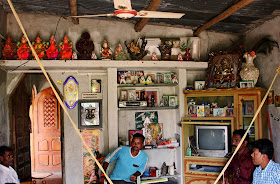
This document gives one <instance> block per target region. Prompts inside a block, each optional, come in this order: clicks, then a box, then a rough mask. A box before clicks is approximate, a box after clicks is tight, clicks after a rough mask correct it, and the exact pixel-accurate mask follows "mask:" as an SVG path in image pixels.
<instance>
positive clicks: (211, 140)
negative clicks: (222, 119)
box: [198, 127, 225, 150]
mask: <svg viewBox="0 0 280 184" xmlns="http://www.w3.org/2000/svg"><path fill="white" fill-rule="evenodd" d="M198 146H199V149H202V150H225V129H211V127H209V128H208V129H198Z"/></svg>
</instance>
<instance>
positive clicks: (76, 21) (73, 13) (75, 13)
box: [70, 0, 79, 24]
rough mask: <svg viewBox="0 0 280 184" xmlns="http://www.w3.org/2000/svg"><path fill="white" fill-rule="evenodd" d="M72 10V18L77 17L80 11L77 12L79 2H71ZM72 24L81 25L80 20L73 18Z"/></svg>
mask: <svg viewBox="0 0 280 184" xmlns="http://www.w3.org/2000/svg"><path fill="white" fill-rule="evenodd" d="M70 10H71V16H77V15H78V10H77V0H70ZM72 22H73V23H74V24H79V19H78V18H76V17H72Z"/></svg>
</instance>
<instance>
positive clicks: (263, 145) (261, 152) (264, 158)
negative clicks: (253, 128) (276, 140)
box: [251, 139, 274, 168]
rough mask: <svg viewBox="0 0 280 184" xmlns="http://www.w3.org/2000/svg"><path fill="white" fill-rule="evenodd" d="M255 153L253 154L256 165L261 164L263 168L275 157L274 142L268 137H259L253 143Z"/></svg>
mask: <svg viewBox="0 0 280 184" xmlns="http://www.w3.org/2000/svg"><path fill="white" fill-rule="evenodd" d="M253 148H254V150H253V153H252V154H251V156H252V158H253V163H254V164H255V165H260V166H262V167H263V168H265V166H266V165H267V163H268V162H269V161H270V160H271V159H272V157H273V152H274V148H273V143H272V142H271V141H270V140H268V139H259V140H257V141H255V142H254V143H253Z"/></svg>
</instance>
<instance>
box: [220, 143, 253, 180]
mask: <svg viewBox="0 0 280 184" xmlns="http://www.w3.org/2000/svg"><path fill="white" fill-rule="evenodd" d="M254 170H255V166H254V164H253V161H252V157H251V152H250V150H249V149H248V148H246V149H245V150H244V152H243V153H242V155H240V158H238V153H237V154H236V155H235V156H234V158H233V159H232V161H231V163H230V164H229V167H228V168H227V170H226V172H225V177H227V178H228V176H229V175H230V174H233V183H234V184H237V183H238V184H251V183H252V181H253V172H254Z"/></svg>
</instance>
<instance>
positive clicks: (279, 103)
mask: <svg viewBox="0 0 280 184" xmlns="http://www.w3.org/2000/svg"><path fill="white" fill-rule="evenodd" d="M275 107H280V95H275Z"/></svg>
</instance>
